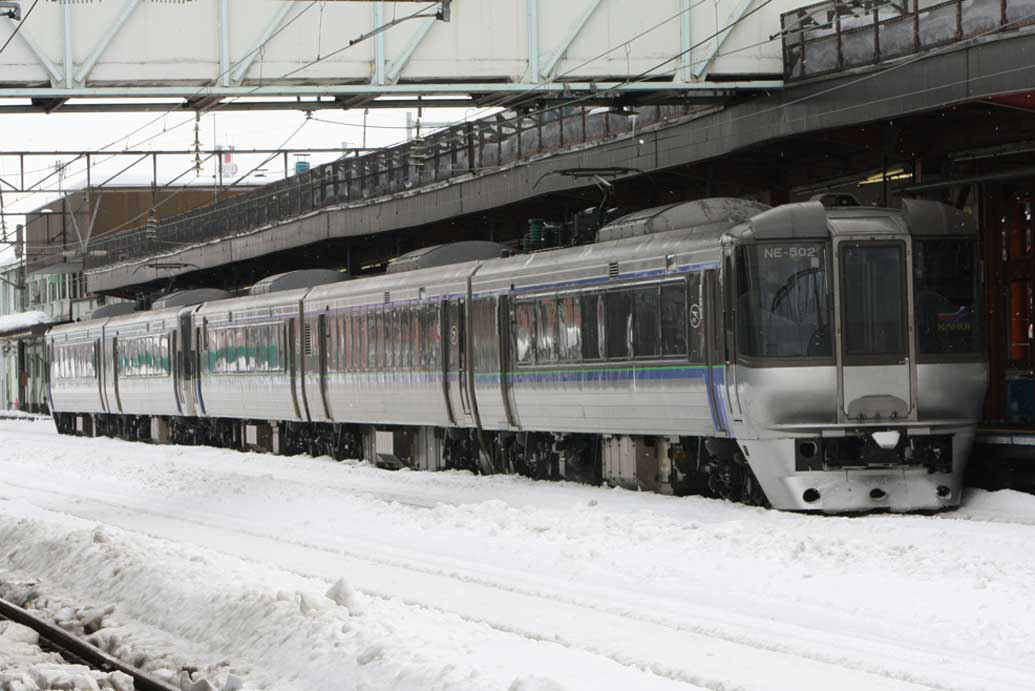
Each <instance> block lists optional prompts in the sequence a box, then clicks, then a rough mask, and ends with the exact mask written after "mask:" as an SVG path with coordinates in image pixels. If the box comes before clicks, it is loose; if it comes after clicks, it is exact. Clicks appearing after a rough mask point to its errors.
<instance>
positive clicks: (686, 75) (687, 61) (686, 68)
mask: <svg viewBox="0 0 1035 691" xmlns="http://www.w3.org/2000/svg"><path fill="white" fill-rule="evenodd" d="M679 11H680V12H681V14H680V15H679V50H680V51H681V55H680V56H679V71H678V72H676V81H677V82H688V81H690V68H691V67H692V66H693V57H692V53H693V51H691V50H690V47H691V46H692V45H693V40H694V38H693V21H692V20H691V16H690V15H692V14H693V10H692V9H691V6H690V0H679Z"/></svg>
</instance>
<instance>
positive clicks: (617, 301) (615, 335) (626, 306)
mask: <svg viewBox="0 0 1035 691" xmlns="http://www.w3.org/2000/svg"><path fill="white" fill-rule="evenodd" d="M632 307H633V297H632V292H631V291H628V290H615V291H611V292H608V293H604V330H605V332H606V334H607V338H606V339H605V340H606V345H607V349H606V351H605V352H606V355H607V358H608V359H609V360H610V359H612V358H627V357H630V356H631V355H632V331H633V329H632V323H633V313H632Z"/></svg>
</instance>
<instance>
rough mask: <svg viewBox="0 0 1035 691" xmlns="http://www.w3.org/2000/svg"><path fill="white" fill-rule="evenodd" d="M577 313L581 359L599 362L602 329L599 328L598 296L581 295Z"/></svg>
mask: <svg viewBox="0 0 1035 691" xmlns="http://www.w3.org/2000/svg"><path fill="white" fill-rule="evenodd" d="M580 302H581V304H580V305H579V308H580V309H579V311H580V312H581V317H582V359H583V360H599V359H600V355H601V352H602V350H603V349H602V348H601V347H600V344H601V341H602V340H603V338H602V336H603V329H601V328H600V320H599V319H598V318H597V315H598V309H597V308H598V304H599V303H600V302H601V300H600V295H599V294H593V295H583V296H582V300H581V301H580Z"/></svg>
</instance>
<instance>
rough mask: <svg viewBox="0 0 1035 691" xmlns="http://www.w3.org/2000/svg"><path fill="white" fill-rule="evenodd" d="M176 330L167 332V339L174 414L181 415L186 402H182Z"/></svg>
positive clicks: (180, 369)
mask: <svg viewBox="0 0 1035 691" xmlns="http://www.w3.org/2000/svg"><path fill="white" fill-rule="evenodd" d="M177 335H178V329H173V330H172V331H170V332H168V338H169V369H170V371H171V372H172V380H173V382H172V383H173V399H174V400H175V401H176V414H177V415H183V414H184V413H183V409H184V407H185V405H186V402H185V401H184V400H183V389H181V388H180V387H181V386H182V385H183V367H182V364H183V363H182V362H181V360H180V346H179V339H178V338H177Z"/></svg>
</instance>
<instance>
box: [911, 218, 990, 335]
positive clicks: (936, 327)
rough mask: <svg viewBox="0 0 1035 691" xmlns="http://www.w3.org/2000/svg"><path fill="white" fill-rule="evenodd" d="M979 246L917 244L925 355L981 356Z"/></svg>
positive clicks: (968, 242)
mask: <svg viewBox="0 0 1035 691" xmlns="http://www.w3.org/2000/svg"><path fill="white" fill-rule="evenodd" d="M974 245H975V243H974V241H973V240H972V239H966V238H930V239H927V238H925V239H922V240H916V241H915V242H914V243H913V274H914V280H915V283H914V285H915V291H916V328H917V349H918V353H919V354H920V355H972V354H975V353H977V352H978V351H979V347H980V342H979V340H978V338H979V336H978V334H979V332H980V331H979V321H978V320H979V310H978V308H977V286H978V282H977V266H976V264H977V250H976V248H975V246H974Z"/></svg>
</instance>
